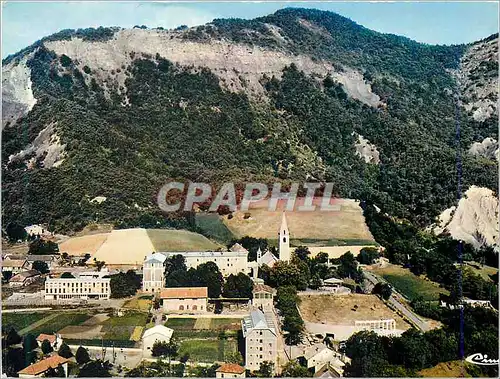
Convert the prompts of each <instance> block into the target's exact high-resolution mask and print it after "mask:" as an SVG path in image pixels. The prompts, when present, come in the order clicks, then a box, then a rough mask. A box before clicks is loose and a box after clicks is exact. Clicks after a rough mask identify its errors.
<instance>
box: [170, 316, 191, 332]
mask: <svg viewBox="0 0 500 379" xmlns="http://www.w3.org/2000/svg"><path fill="white" fill-rule="evenodd" d="M195 323H196V319H195V318H169V319H168V320H167V322H166V323H165V326H167V327H169V328H172V329H174V330H175V329H180V330H193V328H194V324H195Z"/></svg>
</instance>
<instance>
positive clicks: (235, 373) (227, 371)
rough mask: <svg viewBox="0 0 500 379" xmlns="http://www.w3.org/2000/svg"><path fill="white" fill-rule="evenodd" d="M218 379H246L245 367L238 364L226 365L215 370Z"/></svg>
mask: <svg viewBox="0 0 500 379" xmlns="http://www.w3.org/2000/svg"><path fill="white" fill-rule="evenodd" d="M215 377H216V378H245V367H241V366H240V365H238V364H236V363H224V364H223V365H222V366H220V367H219V368H218V369H217V370H215Z"/></svg>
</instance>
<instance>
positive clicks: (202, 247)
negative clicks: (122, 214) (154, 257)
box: [147, 229, 221, 251]
mask: <svg viewBox="0 0 500 379" xmlns="http://www.w3.org/2000/svg"><path fill="white" fill-rule="evenodd" d="M147 234H148V237H149V238H150V240H151V242H152V244H153V246H154V249H155V250H154V251H211V250H215V249H217V248H218V247H221V246H219V245H217V244H215V243H214V242H212V241H210V240H209V239H208V238H206V237H205V236H202V235H201V234H198V233H193V232H189V231H187V230H171V229H148V230H147Z"/></svg>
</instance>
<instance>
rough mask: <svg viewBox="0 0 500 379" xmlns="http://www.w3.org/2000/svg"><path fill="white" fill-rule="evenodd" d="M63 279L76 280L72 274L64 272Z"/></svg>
mask: <svg viewBox="0 0 500 379" xmlns="http://www.w3.org/2000/svg"><path fill="white" fill-rule="evenodd" d="M61 278H74V276H73V274H72V273H71V272H63V273H62V274H61Z"/></svg>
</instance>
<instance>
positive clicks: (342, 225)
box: [223, 198, 374, 244]
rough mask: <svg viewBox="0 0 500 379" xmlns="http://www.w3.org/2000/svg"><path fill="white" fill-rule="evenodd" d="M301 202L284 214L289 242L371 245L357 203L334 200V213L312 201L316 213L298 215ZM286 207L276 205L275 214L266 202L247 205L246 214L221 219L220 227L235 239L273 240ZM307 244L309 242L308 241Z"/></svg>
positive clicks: (370, 238)
mask: <svg viewBox="0 0 500 379" xmlns="http://www.w3.org/2000/svg"><path fill="white" fill-rule="evenodd" d="M303 202H304V198H298V199H297V201H296V203H295V210H293V211H286V219H287V223H288V228H289V230H290V236H291V238H292V239H301V240H303V241H302V242H303V243H305V244H309V243H310V244H312V243H313V242H314V240H324V241H329V240H343V241H353V240H356V241H359V240H362V241H366V242H369V241H374V239H373V236H372V235H371V233H370V231H369V229H368V227H367V225H366V223H365V218H364V216H363V211H362V209H361V207H360V206H359V204H358V202H357V201H355V200H351V199H335V200H332V203H331V204H332V205H335V206H337V209H338V210H333V211H321V210H320V209H319V205H320V204H321V199H319V198H318V199H315V201H314V204H315V205H316V210H314V211H309V212H299V211H298V210H297V207H298V205H300V204H303ZM285 206H286V203H284V202H281V203H278V206H277V208H276V211H269V210H268V202H267V201H261V202H257V203H255V204H251V206H250V209H249V210H248V211H246V212H242V211H237V212H234V213H233V217H232V218H229V217H228V216H224V218H223V221H224V224H226V226H227V227H228V229H229V230H230V231H231V232H232V233H233V234H234V235H235V236H237V237H243V236H251V237H255V238H267V239H276V238H277V233H278V230H279V228H280V226H281V219H282V216H283V209H284V208H285ZM308 240H310V241H308Z"/></svg>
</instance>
